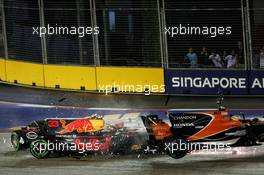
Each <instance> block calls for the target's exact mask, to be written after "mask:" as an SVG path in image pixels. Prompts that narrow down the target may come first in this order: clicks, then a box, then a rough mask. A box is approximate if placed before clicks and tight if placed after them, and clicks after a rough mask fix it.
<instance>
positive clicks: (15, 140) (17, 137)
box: [11, 131, 24, 151]
mask: <svg viewBox="0 0 264 175" xmlns="http://www.w3.org/2000/svg"><path fill="white" fill-rule="evenodd" d="M21 139H23V137H22V136H21V133H20V132H19V131H14V132H12V133H11V144H12V146H13V148H14V149H15V151H19V150H21V149H23V144H22V142H21ZM22 141H23V142H24V140H22Z"/></svg>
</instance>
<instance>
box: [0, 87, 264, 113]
mask: <svg viewBox="0 0 264 175" xmlns="http://www.w3.org/2000/svg"><path fill="white" fill-rule="evenodd" d="M0 101H6V102H18V103H28V104H42V105H55V106H74V107H88V108H138V109H168V108H178V109H182V108H188V109H190V108H194V109H195V108H196V109H197V108H198V109H204V108H215V107H216V96H206V97H204V96H195V97H194V96H164V95H149V96H146V95H142V94H141V95H137V94H134V95H124V94H110V95H105V94H97V93H88V92H66V91H61V90H42V89H36V88H26V87H18V86H12V85H6V84H1V83H0ZM224 104H225V106H227V107H228V108H232V109H263V108H264V105H263V104H264V97H259V96H251V97H235V96H225V102H224Z"/></svg>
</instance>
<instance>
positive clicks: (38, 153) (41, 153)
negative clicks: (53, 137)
mask: <svg viewBox="0 0 264 175" xmlns="http://www.w3.org/2000/svg"><path fill="white" fill-rule="evenodd" d="M29 150H30V153H31V154H32V156H34V157H35V158H37V159H44V158H47V157H48V156H49V154H50V151H49V149H48V143H47V141H45V140H42V139H40V140H35V141H34V142H32V143H31V144H30V149H29Z"/></svg>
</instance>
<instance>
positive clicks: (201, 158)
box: [0, 85, 264, 175]
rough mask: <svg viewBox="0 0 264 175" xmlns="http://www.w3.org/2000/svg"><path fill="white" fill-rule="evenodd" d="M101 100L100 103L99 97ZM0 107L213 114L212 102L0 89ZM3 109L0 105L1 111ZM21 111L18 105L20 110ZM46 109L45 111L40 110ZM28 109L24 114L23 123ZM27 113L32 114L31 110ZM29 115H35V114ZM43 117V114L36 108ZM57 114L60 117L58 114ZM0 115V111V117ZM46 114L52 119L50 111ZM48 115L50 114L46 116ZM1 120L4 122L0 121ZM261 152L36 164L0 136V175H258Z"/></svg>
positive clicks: (235, 101) (235, 103) (239, 103)
mask: <svg viewBox="0 0 264 175" xmlns="http://www.w3.org/2000/svg"><path fill="white" fill-rule="evenodd" d="M99 96H100V97H99ZM0 101H7V102H19V103H30V104H35V105H38V104H43V105H61V106H78V107H97V108H100V107H112V108H115V107H118V108H127V107H130V108H150V109H151V108H152V109H153V108H192V107H193V108H214V107H215V97H206V98H204V97H203V98H201V97H171V98H170V99H168V98H166V97H163V96H161V97H160V96H149V97H142V96H119V95H116V96H104V95H102V96H101V95H96V94H86V93H76V92H71V93H67V92H62V91H49V90H45V91H43V90H38V89H30V88H19V87H15V86H9V85H0ZM226 101H227V102H226V104H227V105H228V106H230V108H237V109H239V108H240V109H245V108H247V109H248V108H250V109H263V104H264V100H263V98H250V99H247V98H234V97H230V98H229V97H228V98H227V99H226ZM2 106H3V105H2ZM20 107H21V105H20ZM43 107H44V109H45V106H43ZM28 108H31V107H29V106H27V105H26V106H25V109H23V110H24V112H19V113H20V115H21V116H19V117H26V116H28V114H32V115H33V114H35V113H31V112H30V113H29V111H28V110H26V109H28ZM0 109H1V110H2V114H5V115H4V117H8V116H10V115H8V113H6V112H10V114H13V115H15V116H16V115H17V113H15V109H20V108H18V107H17V106H15V107H14V108H12V110H10V109H11V108H9V107H8V106H4V107H2V108H0ZM30 111H32V110H30ZM33 111H35V112H37V113H39V110H36V109H34V110H33ZM41 111H42V108H41ZM57 112H60V111H57ZM0 113H1V111H0ZM51 113H54V112H53V111H52V112H51ZM48 114H50V113H48ZM0 117H3V116H0ZM263 172H264V146H257V147H244V148H232V150H231V151H227V150H226V151H211V152H205V151H199V152H195V153H192V154H189V155H187V156H186V157H184V158H182V159H179V160H175V159H172V158H170V157H168V156H166V155H127V156H114V157H112V156H106V157H105V156H104V157H103V156H98V157H86V158H83V159H81V160H79V159H76V158H72V157H59V158H58V157H57V158H56V157H55V158H49V159H42V160H38V159H35V158H33V157H32V156H31V154H30V153H29V151H28V150H25V151H20V152H15V151H14V150H13V148H12V146H11V144H10V133H0V175H2V174H3V175H36V174H37V175H47V174H54V175H68V174H70V175H84V174H87V175H112V174H113V175H119V174H120V175H123V174H128V175H130V174H131V175H134V174H143V175H148V174H150V175H160V174H174V175H175V174H201V175H204V174H208V175H209V174H210V175H214V174H216V175H224V174H235V175H240V174H247V175H255V174H256V175H258V174H259V175H263Z"/></svg>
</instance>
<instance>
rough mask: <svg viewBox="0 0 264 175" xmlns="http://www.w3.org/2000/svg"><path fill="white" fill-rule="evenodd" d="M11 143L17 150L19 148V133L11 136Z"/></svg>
mask: <svg viewBox="0 0 264 175" xmlns="http://www.w3.org/2000/svg"><path fill="white" fill-rule="evenodd" d="M11 143H12V146H13V147H14V149H15V150H16V151H17V150H18V149H19V139H18V137H17V135H12V136H11Z"/></svg>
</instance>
